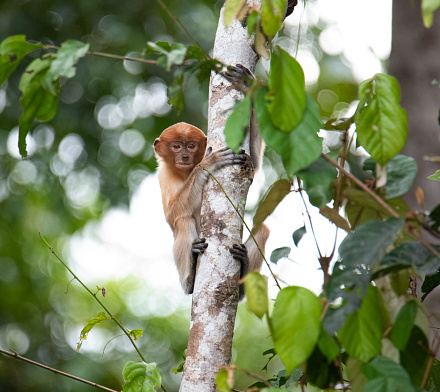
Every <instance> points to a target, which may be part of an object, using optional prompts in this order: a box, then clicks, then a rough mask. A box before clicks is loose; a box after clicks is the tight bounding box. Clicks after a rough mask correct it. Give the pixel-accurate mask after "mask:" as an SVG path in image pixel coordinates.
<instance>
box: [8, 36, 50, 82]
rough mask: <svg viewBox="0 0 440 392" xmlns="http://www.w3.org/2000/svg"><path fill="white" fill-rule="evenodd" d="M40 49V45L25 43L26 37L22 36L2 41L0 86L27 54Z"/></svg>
mask: <svg viewBox="0 0 440 392" xmlns="http://www.w3.org/2000/svg"><path fill="white" fill-rule="evenodd" d="M42 47H43V45H42V44H41V43H37V44H31V43H29V42H26V36H24V35H14V36H11V37H8V38H6V39H4V40H3V41H2V42H1V43H0V86H1V85H2V84H3V83H4V82H5V81H6V80H7V79H8V78H9V76H10V75H11V73H12V72H14V70H15V69H16V68H17V66H18V64H20V61H21V60H23V58H24V57H25V56H26V55H27V54H28V53H30V52H32V51H33V50H35V49H40V48H42Z"/></svg>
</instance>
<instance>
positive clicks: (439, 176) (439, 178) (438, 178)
mask: <svg viewBox="0 0 440 392" xmlns="http://www.w3.org/2000/svg"><path fill="white" fill-rule="evenodd" d="M427 178H429V179H430V180H435V181H440V170H437V171H436V172H435V173H434V174H433V175H432V176H428V177H427Z"/></svg>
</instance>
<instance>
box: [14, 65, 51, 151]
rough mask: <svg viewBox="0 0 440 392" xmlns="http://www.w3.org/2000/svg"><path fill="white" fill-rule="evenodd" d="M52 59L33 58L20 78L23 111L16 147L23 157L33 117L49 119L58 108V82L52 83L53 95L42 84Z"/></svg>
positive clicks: (41, 119) (42, 119)
mask: <svg viewBox="0 0 440 392" xmlns="http://www.w3.org/2000/svg"><path fill="white" fill-rule="evenodd" d="M53 59H54V57H53V56H49V57H46V58H45V59H44V60H40V59H35V60H34V61H33V62H32V63H31V64H29V66H28V67H27V68H26V71H25V72H24V73H23V75H22V77H21V79H20V90H21V91H22V92H23V95H22V96H21V99H20V106H21V107H22V109H23V112H22V114H21V115H20V119H19V138H18V147H19V150H20V154H21V155H22V156H23V157H26V156H27V151H26V135H27V134H28V132H29V131H30V129H31V127H32V124H33V122H34V119H35V118H37V119H38V120H40V121H49V120H51V119H52V118H53V117H54V116H55V114H56V112H57V109H58V93H59V90H60V86H59V82H58V81H56V82H55V84H54V88H56V92H57V94H56V95H55V96H54V95H53V94H52V93H50V92H49V91H48V90H46V89H45V88H44V86H43V81H44V80H45V78H46V75H47V72H48V70H49V68H50V65H51V63H52V61H53Z"/></svg>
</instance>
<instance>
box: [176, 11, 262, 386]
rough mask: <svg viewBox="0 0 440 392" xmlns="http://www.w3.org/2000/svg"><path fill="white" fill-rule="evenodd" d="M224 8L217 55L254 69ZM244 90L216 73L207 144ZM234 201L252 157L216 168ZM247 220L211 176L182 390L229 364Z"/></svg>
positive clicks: (219, 137) (244, 186) (220, 142)
mask: <svg viewBox="0 0 440 392" xmlns="http://www.w3.org/2000/svg"><path fill="white" fill-rule="evenodd" d="M223 12H224V9H222V11H221V14H220V19H219V24H218V30H217V34H216V39H215V44H214V58H216V59H218V60H220V61H222V62H223V63H226V64H228V65H235V64H242V65H244V66H245V67H247V68H248V69H250V70H251V71H253V70H254V69H255V64H256V62H257V60H258V56H257V55H256V53H255V52H254V51H253V49H252V44H253V41H252V40H250V39H248V36H247V31H246V28H245V27H243V26H242V25H241V23H240V22H238V21H237V20H234V21H233V22H232V24H231V25H230V26H229V27H228V28H226V27H225V26H224V22H223ZM242 98H243V94H242V93H241V92H239V91H237V90H235V89H234V88H233V86H232V85H231V84H230V83H229V82H228V81H226V80H225V79H224V78H223V77H221V76H220V75H218V74H214V73H213V74H212V75H211V81H210V91H209V111H208V144H209V145H210V146H212V148H213V149H218V148H221V147H223V146H224V145H225V141H224V135H223V129H224V127H225V124H226V120H227V118H228V116H229V114H230V112H231V111H232V108H233V106H234V103H235V101H236V100H239V99H242ZM215 176H216V177H217V179H218V180H219V182H220V183H221V184H222V185H223V186H224V188H225V191H226V193H227V194H228V195H229V197H230V198H231V200H232V202H233V204H235V205H236V206H239V209H240V213H241V214H243V212H244V207H245V205H244V203H242V201H243V200H245V199H246V197H247V192H248V190H249V186H250V184H251V182H252V178H253V168H252V164H251V162H250V160H249V161H248V162H247V163H246V164H244V165H240V166H228V167H226V168H224V169H222V170H221V171H219V172H217V173H215ZM242 232H243V224H242V221H241V219H240V217H239V216H238V214H237V213H236V211H235V210H234V209H233V207H232V206H231V204H230V203H229V201H228V200H227V199H226V197H225V195H224V193H223V191H222V190H221V189H220V187H219V186H218V184H216V183H215V182H214V181H213V180H212V179H210V181H209V183H208V185H207V186H206V188H205V191H204V201H203V205H202V216H201V236H202V237H205V238H206V241H207V243H208V248H207V249H206V251H205V253H204V255H203V256H202V257H200V259H199V266H198V271H197V277H196V282H195V287H194V294H193V304H192V312H191V328H190V334H189V341H188V350H187V357H186V362H185V370H184V373H183V378H182V383H181V386H180V392H198V391H200V392H209V391H212V392H214V391H216V390H217V388H216V385H215V378H216V375H217V373H218V371H219V369H220V367H221V366H225V365H229V363H230V361H231V352H232V338H233V334H234V325H235V316H236V311H237V304H238V279H239V276H240V265H239V263H238V262H237V261H236V260H234V259H233V258H232V256H231V254H230V252H229V249H230V248H231V247H232V245H233V244H238V243H242Z"/></svg>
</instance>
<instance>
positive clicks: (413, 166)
mask: <svg viewBox="0 0 440 392" xmlns="http://www.w3.org/2000/svg"><path fill="white" fill-rule="evenodd" d="M416 174H417V163H416V161H415V160H414V158H412V157H408V156H406V155H401V154H398V155H396V156H395V157H393V158H392V159H391V160H390V161H389V162H388V165H387V185H386V196H385V199H387V200H388V199H393V198H395V197H398V196H402V195H403V194H405V193H406V192H408V191H409V189H410V188H411V186H412V184H413V182H414V179H415V178H416Z"/></svg>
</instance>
